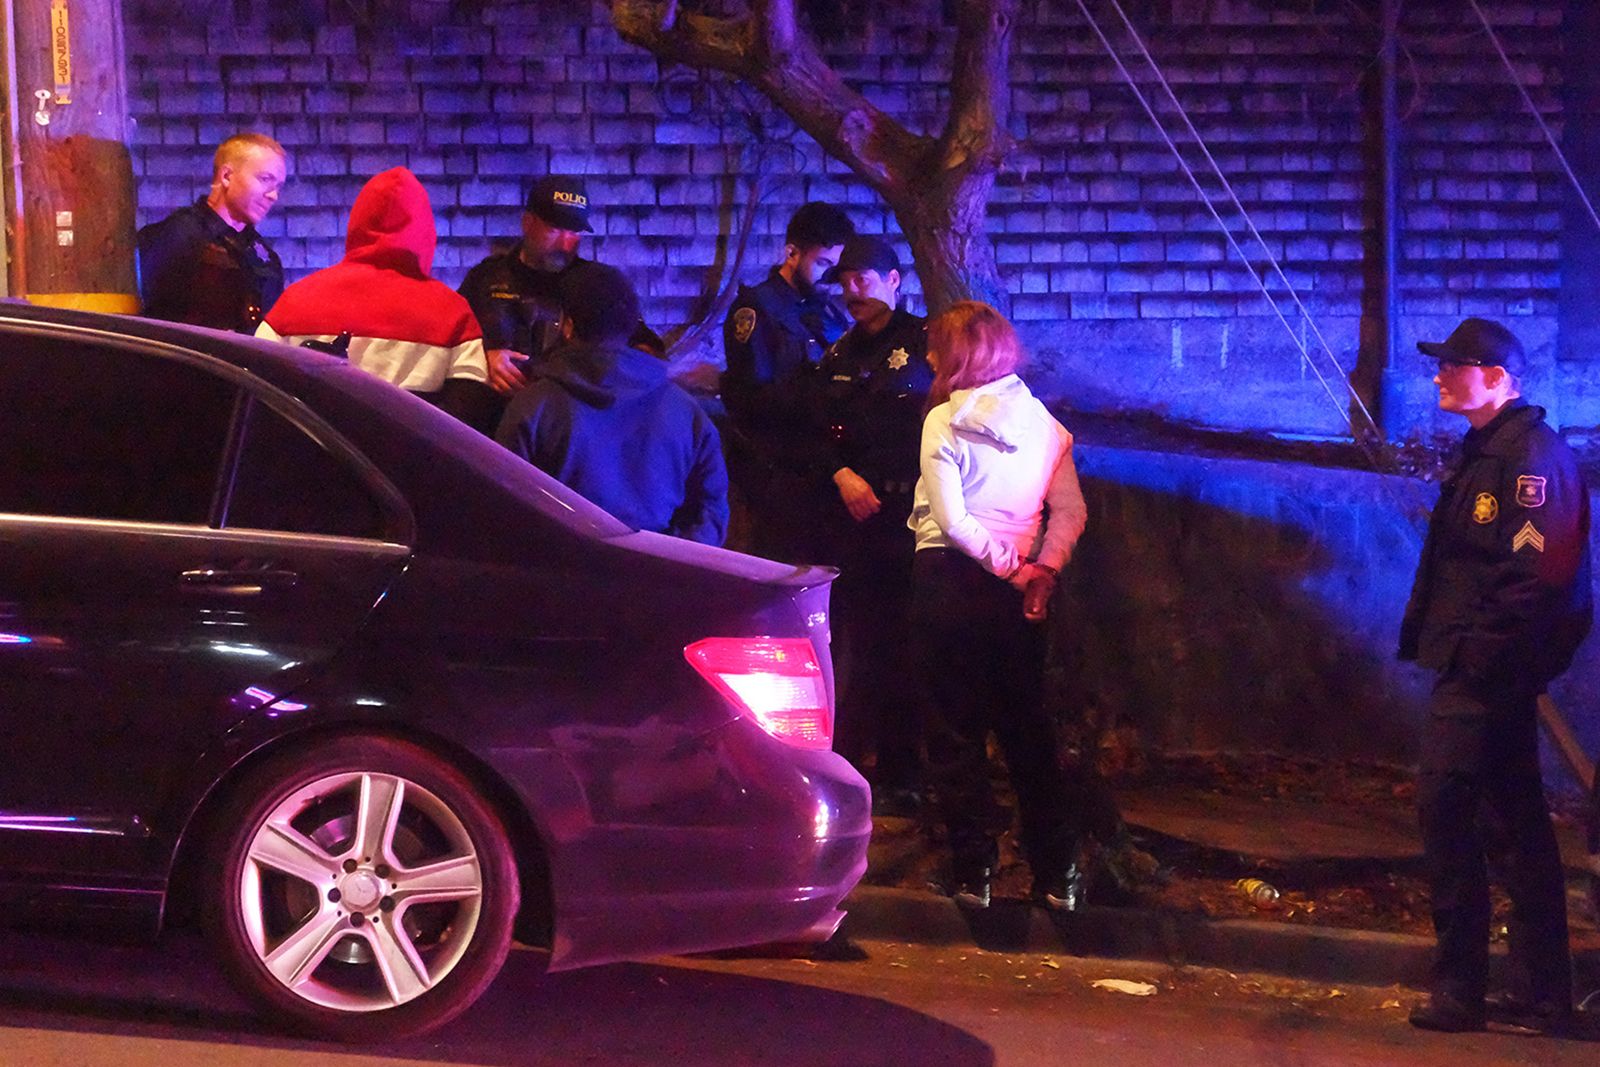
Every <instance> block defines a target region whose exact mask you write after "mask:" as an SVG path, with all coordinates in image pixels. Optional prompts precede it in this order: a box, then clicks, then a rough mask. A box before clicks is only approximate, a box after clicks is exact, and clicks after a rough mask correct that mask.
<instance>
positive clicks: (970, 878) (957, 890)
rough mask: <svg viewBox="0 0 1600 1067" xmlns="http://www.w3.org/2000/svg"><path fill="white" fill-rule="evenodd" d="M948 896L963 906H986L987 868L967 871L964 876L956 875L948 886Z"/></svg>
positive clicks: (987, 896)
mask: <svg viewBox="0 0 1600 1067" xmlns="http://www.w3.org/2000/svg"><path fill="white" fill-rule="evenodd" d="M950 896H951V897H952V898H954V900H955V902H956V903H957V904H959V905H960V906H961V907H963V908H980V909H981V908H987V907H988V906H989V868H987V867H983V868H981V869H979V870H976V871H972V872H969V873H968V874H967V875H966V876H964V877H963V876H961V875H957V876H956V878H955V880H954V882H953V883H952V884H951V886H950Z"/></svg>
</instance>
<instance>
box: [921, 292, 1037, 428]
mask: <svg viewBox="0 0 1600 1067" xmlns="http://www.w3.org/2000/svg"><path fill="white" fill-rule="evenodd" d="M928 351H929V352H930V353H931V354H932V355H933V357H934V363H935V365H936V366H937V368H938V369H937V370H936V371H935V372H934V379H933V387H932V389H931V390H930V391H929V393H928V406H929V407H930V408H931V407H934V406H935V405H938V404H942V403H944V402H945V401H946V400H949V399H950V394H951V393H952V392H954V391H955V390H957V389H975V388H977V387H978V386H980V385H988V384H989V383H990V382H993V381H998V380H999V379H1001V378H1004V377H1005V376H1006V375H1008V374H1012V373H1014V372H1015V371H1016V369H1017V367H1018V366H1020V365H1021V364H1022V342H1021V341H1020V340H1019V339H1018V338H1017V331H1016V330H1015V328H1013V327H1012V325H1011V323H1009V322H1007V321H1006V317H1005V316H1004V315H1002V314H1000V312H998V311H996V310H995V309H994V308H993V307H991V306H990V305H988V304H985V303H983V302H982V301H979V300H962V301H960V302H958V303H955V304H952V305H950V306H949V307H948V308H946V309H945V310H944V311H941V312H940V313H939V314H937V315H935V316H934V317H933V318H932V319H929V320H928Z"/></svg>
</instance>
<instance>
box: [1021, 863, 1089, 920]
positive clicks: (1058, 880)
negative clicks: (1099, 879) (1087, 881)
mask: <svg viewBox="0 0 1600 1067" xmlns="http://www.w3.org/2000/svg"><path fill="white" fill-rule="evenodd" d="M1083 889H1084V886H1083V872H1082V871H1081V870H1079V869H1078V865H1077V864H1076V863H1069V864H1067V869H1066V870H1065V871H1062V872H1061V873H1060V874H1053V875H1050V876H1049V877H1047V878H1035V879H1034V880H1033V898H1034V899H1035V900H1037V901H1038V902H1039V903H1040V904H1043V905H1044V906H1045V907H1047V908H1049V909H1050V910H1051V911H1077V910H1078V909H1079V908H1081V907H1083Z"/></svg>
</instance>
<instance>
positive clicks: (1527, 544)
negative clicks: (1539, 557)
mask: <svg viewBox="0 0 1600 1067" xmlns="http://www.w3.org/2000/svg"><path fill="white" fill-rule="evenodd" d="M1524 548H1531V549H1533V550H1534V551H1535V552H1543V551H1544V534H1542V533H1540V532H1539V531H1538V530H1537V529H1536V528H1535V527H1534V525H1533V520H1531V519H1530V520H1528V521H1527V522H1525V523H1523V524H1522V529H1520V530H1518V531H1517V533H1516V536H1515V537H1513V538H1512V539H1511V551H1513V552H1521V551H1522V550H1523V549H1524Z"/></svg>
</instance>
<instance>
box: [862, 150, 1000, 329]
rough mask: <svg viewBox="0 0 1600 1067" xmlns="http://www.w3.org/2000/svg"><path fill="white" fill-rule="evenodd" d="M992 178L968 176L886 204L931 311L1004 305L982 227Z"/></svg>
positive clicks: (979, 175)
mask: <svg viewBox="0 0 1600 1067" xmlns="http://www.w3.org/2000/svg"><path fill="white" fill-rule="evenodd" d="M993 187H994V175H993V174H992V173H990V174H976V175H974V174H968V175H966V176H964V178H962V179H961V180H959V181H951V182H949V183H941V185H940V186H937V187H934V188H931V189H929V190H927V191H926V192H920V195H919V193H912V194H910V195H907V196H905V197H896V198H894V199H892V200H890V202H889V206H890V207H891V208H893V209H894V213H895V218H896V219H897V220H899V223H900V229H901V231H902V232H903V233H904V234H905V236H906V241H907V242H908V243H910V245H911V254H912V255H913V256H915V257H916V265H917V279H918V281H920V282H921V284H922V297H923V300H924V302H925V303H926V304H927V306H928V309H929V311H930V312H938V311H941V310H943V309H944V308H947V307H949V306H950V305H951V304H954V303H956V302H957V301H959V300H982V301H985V302H986V303H990V304H993V305H994V306H995V307H997V308H999V309H1001V310H1002V311H1005V310H1007V305H1008V303H1009V300H1008V297H1007V294H1006V290H1005V286H1004V285H1003V284H1002V283H1001V281H1000V273H999V270H998V269H997V268H996V266H995V258H994V246H993V245H992V244H991V243H990V241H989V235H988V233H987V232H986V229H985V216H986V214H987V209H988V205H989V193H990V191H991V190H992V189H993Z"/></svg>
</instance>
